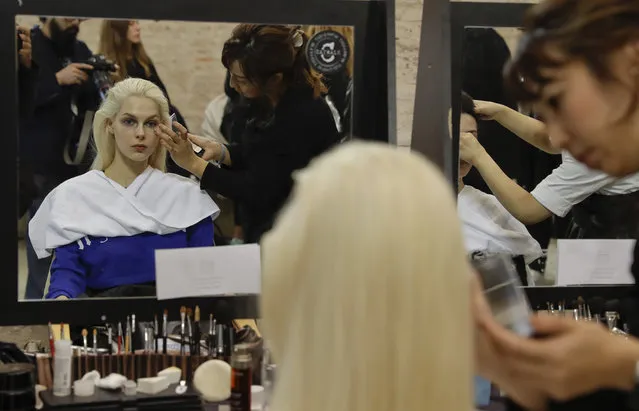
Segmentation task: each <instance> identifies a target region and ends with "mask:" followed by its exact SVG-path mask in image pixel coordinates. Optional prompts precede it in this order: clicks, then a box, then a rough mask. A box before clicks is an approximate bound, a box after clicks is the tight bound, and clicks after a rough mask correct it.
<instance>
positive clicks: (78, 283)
mask: <svg viewBox="0 0 639 411" xmlns="http://www.w3.org/2000/svg"><path fill="white" fill-rule="evenodd" d="M86 274H87V273H86V268H85V267H84V265H83V264H82V262H81V261H80V249H79V248H78V244H77V243H72V244H68V245H65V246H63V247H58V248H56V250H55V257H54V259H53V262H52V263H51V279H50V281H49V292H48V293H47V299H48V300H49V299H69V298H75V297H77V296H78V295H80V294H82V293H84V292H85V290H86Z"/></svg>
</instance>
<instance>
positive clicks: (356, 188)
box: [261, 142, 474, 411]
mask: <svg viewBox="0 0 639 411" xmlns="http://www.w3.org/2000/svg"><path fill="white" fill-rule="evenodd" d="M295 180H296V186H295V189H294V192H293V194H292V196H291V200H290V202H289V203H288V204H287V206H285V207H284V209H283V211H282V212H281V214H280V216H279V217H278V219H277V222H276V224H275V227H274V228H273V230H272V231H270V232H269V233H268V234H267V235H266V236H265V237H264V238H263V240H262V245H261V248H262V256H263V265H262V270H263V284H262V287H263V288H262V297H261V304H262V314H263V323H264V331H265V337H266V339H267V340H268V341H269V344H270V347H271V349H272V352H273V355H274V358H275V362H276V363H277V364H278V365H277V381H276V383H275V391H274V396H273V399H272V407H273V410H275V411H299V410H304V411H326V410H330V411H388V410H424V411H441V410H450V411H464V410H470V409H472V408H473V398H474V397H473V388H472V381H473V371H474V357H473V328H472V323H471V311H470V310H471V308H470V279H471V276H470V268H469V266H468V262H467V259H466V253H465V250H464V246H463V241H462V235H461V228H460V223H459V220H458V218H457V207H456V204H455V200H454V199H455V197H454V193H453V191H452V186H451V184H450V182H447V181H446V180H445V179H444V178H443V176H442V175H441V174H440V172H439V171H438V170H437V169H436V168H435V166H433V165H432V164H431V163H430V162H428V161H427V160H425V159H424V158H422V157H420V156H418V155H415V154H412V153H410V152H407V151H400V150H398V149H397V148H394V147H392V146H389V145H383V144H379V143H370V142H350V143H346V144H344V145H342V146H340V147H339V148H337V149H336V150H334V151H332V152H330V153H329V154H326V155H323V156H321V157H320V158H318V159H317V160H315V161H314V162H312V163H311V165H310V166H309V167H308V168H307V169H305V170H303V171H301V172H299V173H297V174H296V177H295Z"/></svg>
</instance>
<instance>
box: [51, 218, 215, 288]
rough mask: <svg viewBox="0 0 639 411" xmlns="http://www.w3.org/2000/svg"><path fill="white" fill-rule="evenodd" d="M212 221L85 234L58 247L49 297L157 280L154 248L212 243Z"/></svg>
mask: <svg viewBox="0 0 639 411" xmlns="http://www.w3.org/2000/svg"><path fill="white" fill-rule="evenodd" d="M213 245H214V240H213V220H212V219H211V218H210V217H208V218H205V219H204V220H202V221H200V222H199V223H197V224H195V225H193V226H191V227H189V228H187V229H186V230H182V231H178V232H175V233H172V234H166V235H158V234H153V233H142V234H137V235H133V236H129V237H112V238H100V237H85V238H83V239H82V240H79V241H77V242H75V243H71V244H67V245H65V246H62V247H58V248H56V250H55V258H54V260H53V263H52V264H51V280H50V284H49V292H48V294H47V297H46V298H47V299H53V298H56V297H58V296H61V295H64V296H67V297H69V298H76V297H78V296H79V295H81V294H83V293H84V292H85V291H86V290H87V288H90V289H94V290H104V289H108V288H112V287H117V286H121V285H134V284H143V283H149V282H154V281H155V250H160V249H171V248H185V247H208V246H213Z"/></svg>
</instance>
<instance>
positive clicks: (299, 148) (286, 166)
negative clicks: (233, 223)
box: [157, 24, 340, 243]
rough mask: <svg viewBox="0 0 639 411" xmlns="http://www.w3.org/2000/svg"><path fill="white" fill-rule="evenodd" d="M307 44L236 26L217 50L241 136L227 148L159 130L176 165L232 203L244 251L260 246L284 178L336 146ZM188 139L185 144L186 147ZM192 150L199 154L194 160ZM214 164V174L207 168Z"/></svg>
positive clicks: (294, 33) (284, 33)
mask: <svg viewBox="0 0 639 411" xmlns="http://www.w3.org/2000/svg"><path fill="white" fill-rule="evenodd" d="M307 40H308V38H307V36H306V34H304V32H303V31H302V30H300V29H299V28H296V27H290V26H278V25H253V24H240V25H238V26H237V27H235V29H234V30H233V33H232V36H231V38H230V39H229V40H227V41H226V43H225V44H224V49H223V51H222V63H223V64H224V66H225V67H226V68H227V69H228V70H229V71H230V73H231V86H232V87H233V88H234V89H235V90H236V91H237V92H238V93H240V94H241V95H242V96H243V97H244V99H245V102H246V104H247V105H248V109H249V115H248V121H247V125H246V129H245V130H244V133H243V135H242V137H241V139H240V140H239V141H236V142H233V143H231V144H229V145H228V146H224V145H221V144H219V143H216V142H213V141H211V140H207V139H203V138H200V137H197V136H193V135H191V134H188V136H187V131H186V129H185V128H184V127H181V126H180V125H176V127H177V129H178V130H179V132H178V133H174V132H172V131H171V130H170V129H169V128H168V127H166V126H164V125H161V126H160V128H158V130H157V132H158V135H159V136H160V138H161V139H162V143H163V144H164V145H165V146H166V147H167V149H168V150H169V152H170V153H171V156H172V157H173V159H174V160H175V162H176V163H177V164H178V165H180V166H181V167H183V168H185V169H186V170H188V171H189V172H190V173H192V174H193V175H195V176H197V177H199V178H200V179H201V186H202V188H203V189H206V190H211V191H215V192H217V193H219V194H221V195H223V196H225V197H228V198H230V199H232V200H235V201H237V202H238V203H239V208H240V214H241V215H240V217H241V222H242V226H243V230H244V236H245V237H244V239H245V242H247V243H254V242H259V240H260V238H261V236H262V234H264V233H265V232H266V231H268V230H269V229H270V228H271V226H272V224H273V220H274V218H275V215H276V214H277V212H278V211H279V210H280V208H281V207H282V205H283V204H284V202H285V201H286V199H287V198H288V196H289V194H290V192H291V189H292V186H293V179H292V176H291V174H292V173H293V171H295V170H297V169H301V168H304V167H305V166H306V165H307V164H308V163H309V162H310V161H311V159H312V158H314V157H315V156H317V155H319V154H321V153H323V152H324V151H326V150H328V149H329V148H330V147H331V146H332V145H334V144H336V143H337V142H338V141H339V138H340V137H339V134H338V131H337V126H336V124H335V120H334V118H333V115H332V113H331V110H330V108H329V106H328V104H327V103H326V101H325V100H324V98H323V95H325V94H326V91H327V90H326V87H325V86H324V84H323V83H322V80H321V77H320V76H319V75H318V74H317V73H315V72H313V71H312V70H311V68H310V66H309V64H308V61H307V60H306V53H305V52H304V47H305V46H306V43H307ZM187 138H188V139H187ZM191 142H192V143H194V144H196V145H198V146H200V147H202V148H203V154H202V156H201V157H198V156H197V155H195V154H194V153H193V150H192V149H191ZM209 160H212V161H217V162H219V163H220V164H221V167H216V166H215V165H213V164H210V163H209Z"/></svg>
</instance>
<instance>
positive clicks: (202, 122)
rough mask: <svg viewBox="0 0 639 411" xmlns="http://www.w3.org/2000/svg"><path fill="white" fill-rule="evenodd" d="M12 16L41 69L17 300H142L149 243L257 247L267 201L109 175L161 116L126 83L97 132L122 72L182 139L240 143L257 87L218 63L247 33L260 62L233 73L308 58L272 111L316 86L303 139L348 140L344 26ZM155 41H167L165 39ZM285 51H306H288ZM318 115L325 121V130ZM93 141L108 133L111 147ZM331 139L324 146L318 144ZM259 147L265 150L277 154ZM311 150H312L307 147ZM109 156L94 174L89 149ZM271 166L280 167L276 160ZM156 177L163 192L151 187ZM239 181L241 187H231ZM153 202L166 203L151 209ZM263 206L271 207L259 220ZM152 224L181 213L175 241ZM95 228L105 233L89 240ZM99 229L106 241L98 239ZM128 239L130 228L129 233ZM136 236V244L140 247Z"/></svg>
mask: <svg viewBox="0 0 639 411" xmlns="http://www.w3.org/2000/svg"><path fill="white" fill-rule="evenodd" d="M16 24H17V25H18V26H21V27H28V28H30V30H31V37H32V42H33V60H34V61H35V62H36V64H38V66H39V68H40V72H39V73H38V76H37V78H36V79H35V84H36V87H39V89H38V90H36V94H37V96H36V102H35V109H34V111H33V115H32V117H31V118H28V119H26V120H25V121H24V123H23V127H22V130H21V133H20V136H19V147H20V150H21V151H20V159H21V164H22V166H23V167H22V169H21V171H23V175H20V176H19V181H20V182H21V183H22V184H21V185H20V192H19V196H20V198H21V199H22V200H23V204H21V205H20V208H21V211H24V215H23V216H21V221H20V230H19V237H18V250H19V280H18V295H19V297H20V298H21V299H26V300H41V299H43V298H44V299H67V298H69V299H71V298H72V299H77V298H109V297H119V298H127V297H141V296H153V295H154V290H155V287H154V285H153V281H154V278H155V277H154V272H155V266H154V260H153V259H154V251H155V249H158V248H180V247H202V246H206V245H213V244H215V245H230V244H243V243H245V242H257V241H259V236H260V235H261V232H262V230H256V229H255V227H254V226H255V224H253V221H251V220H255V219H259V222H258V224H270V222H269V221H270V220H272V217H273V214H274V212H272V211H271V210H270V209H274V208H276V207H277V206H278V205H277V204H274V205H272V206H271V205H268V204H262V205H259V204H258V205H257V207H256V205H255V204H251V200H252V199H250V200H246V201H245V202H246V203H248V204H242V198H243V197H244V198H245V197H247V195H240V194H238V195H237V196H233V194H235V193H236V192H237V191H238V190H236V189H235V188H231V189H229V190H228V192H230V195H224V194H226V192H224V194H221V193H217V192H213V191H212V192H210V196H211V197H212V199H213V202H214V203H215V204H216V205H217V207H215V206H212V207H209V206H207V205H206V202H211V201H210V199H208V198H204V199H197V197H195V198H190V199H189V198H187V197H184V196H188V195H189V194H188V193H186V192H183V190H188V189H189V186H193V187H195V190H197V184H189V183H190V182H185V184H182V185H180V184H179V183H177V184H175V187H174V188H171V186H168V185H166V184H171V183H170V182H171V181H175V182H178V181H180V180H178V179H175V178H174V179H168V180H166V181H165V182H164V183H162V181H161V180H160V179H155V177H154V176H153V175H152V174H151V175H150V176H148V179H147V180H145V182H141V181H138V179H139V178H146V176H145V174H144V173H143V174H141V175H140V177H138V178H136V179H135V180H134V181H132V182H131V185H129V186H124V187H123V186H122V185H121V184H122V182H123V181H124V180H123V181H118V178H122V177H120V176H119V175H118V174H121V173H123V172H124V170H128V169H129V168H131V167H128V168H127V167H122V166H121V165H120V164H125V162H126V161H129V162H130V161H134V162H135V161H136V160H138V159H140V160H141V161H143V160H145V159H146V158H147V157H149V156H151V157H152V155H153V154H152V153H153V152H154V150H156V148H159V147H161V145H159V139H157V138H156V135H154V130H153V129H152V128H153V127H157V126H158V125H159V123H160V122H161V113H160V112H159V111H158V110H151V109H149V108H147V107H146V106H144V104H145V102H144V101H138V100H136V99H135V96H136V91H135V90H125V92H126V93H128V94H131V95H132V96H133V97H132V98H129V99H126V100H124V101H115V100H113V103H117V104H118V105H119V107H116V108H115V111H113V112H108V113H106V115H108V116H111V118H109V119H108V120H107V121H108V122H110V123H113V125H112V126H107V128H109V130H112V132H109V133H108V134H104V135H102V134H100V133H101V131H100V130H99V127H100V125H99V124H98V122H99V121H104V120H101V119H100V117H99V116H100V114H99V113H96V112H97V110H98V108H99V106H100V105H101V104H103V103H104V102H105V101H106V100H107V97H106V96H107V95H108V93H109V92H110V90H111V89H113V88H114V87H115V86H117V85H118V83H119V82H121V81H122V80H125V79H127V78H140V79H145V80H149V81H150V82H151V83H153V84H154V85H156V86H158V87H159V89H160V90H161V91H162V92H163V93H164V94H165V95H166V97H167V98H168V102H169V107H168V109H169V114H170V115H173V116H175V120H176V121H177V122H178V123H180V124H181V125H183V126H184V127H186V128H188V130H189V132H190V133H192V134H194V135H196V136H199V137H202V138H203V139H206V140H210V141H216V142H220V143H224V144H229V145H231V144H233V143H238V140H239V144H241V145H243V146H245V145H247V143H248V141H247V139H250V138H256V137H257V136H258V133H259V132H258V131H254V130H253V129H252V127H251V125H250V124H249V123H250V122H252V121H255V118H256V117H254V116H253V114H252V111H255V110H256V109H255V108H254V107H255V106H257V105H259V104H261V103H262V102H261V99H262V98H263V96H262V95H261V93H262V91H261V90H260V89H259V87H257V86H255V85H253V83H251V80H250V79H249V77H248V76H250V75H251V74H249V73H244V72H243V68H244V67H243V66H241V65H240V64H239V63H237V61H244V60H229V62H230V64H226V66H228V67H226V66H225V65H224V64H223V62H222V60H224V58H228V59H233V58H235V59H242V58H243V53H245V51H244V50H243V49H242V47H245V46H244V45H243V44H240V45H239V46H238V47H236V48H235V49H233V44H231V43H229V40H230V41H231V42H232V41H237V42H242V41H254V42H256V43H257V44H256V45H254V46H251V47H254V48H255V51H254V53H256V55H257V57H256V58H255V60H256V63H257V64H258V65H257V66H256V67H250V66H249V64H251V63H247V65H246V70H245V71H247V72H248V70H250V69H252V70H257V75H258V76H260V75H262V72H263V71H264V70H263V69H262V67H260V65H261V66H267V67H271V68H268V70H271V69H273V70H278V69H280V68H282V69H280V70H284V69H286V68H288V67H290V68H291V70H294V64H295V59H296V58H297V59H305V61H308V64H309V69H310V70H312V72H309V74H310V75H313V76H315V77H316V78H317V79H316V80H315V83H314V84H309V85H308V87H303V86H302V85H300V86H299V87H300V91H299V92H297V94H298V95H295V94H293V93H289V95H285V97H284V98H290V99H296V100H297V101H293V102H290V103H288V102H286V101H285V100H284V98H283V100H284V101H281V102H279V103H278V106H279V107H282V105H285V104H291V105H293V106H294V105H297V104H308V103H307V100H311V99H313V96H312V93H313V92H314V91H315V90H313V88H312V87H317V88H318V90H317V92H318V93H322V94H323V96H322V97H321V100H322V103H324V104H317V107H316V108H315V109H314V110H317V111H320V110H322V109H325V113H320V114H324V116H323V117H324V118H323V119H320V120H319V121H317V122H316V124H314V125H311V124H310V123H312V122H313V120H312V117H311V116H309V117H308V118H307V119H306V120H304V121H307V122H309V126H310V128H309V129H308V130H307V131H308V132H309V134H310V132H312V131H313V127H318V128H323V129H324V130H325V132H326V133H327V134H330V132H331V131H332V132H333V133H334V135H333V136H332V137H327V138H331V139H333V141H334V142H335V143H337V142H338V141H339V140H345V139H349V138H350V137H351V135H352V130H351V113H352V96H353V94H354V91H353V77H354V76H355V73H354V72H353V67H354V64H353V61H354V53H355V44H354V43H355V39H354V28H353V26H313V25H298V24H287V25H254V24H246V23H202V22H175V21H161V20H160V21H151V20H124V19H119V20H107V19H84V18H76V17H43V16H39V17H35V16H24V15H21V16H17V18H16ZM167 35H168V36H175V37H176V38H177V39H179V40H178V41H177V42H175V43H173V42H171V44H170V46H169V47H167V44H166V41H167ZM269 35H270V36H273V39H272V40H271V39H268V37H267V36H269ZM260 43H261V44H260ZM225 44H226V49H225ZM178 47H180V48H178ZM259 47H262V50H260V49H259ZM296 47H297V48H299V49H296ZM182 48H183V49H182ZM274 52H275V53H279V55H278V56H277V57H275V58H279V59H280V60H281V61H277V60H274V57H273V56H272V55H269V53H274ZM296 53H301V54H303V55H305V56H302V57H300V56H296ZM225 56H226V57H225ZM260 60H261V61H260ZM246 61H250V60H249V59H247V60H246ZM302 64H304V63H302ZM303 70H304V69H301V70H300V73H296V72H291V73H285V76H289V75H290V76H298V75H302V76H303V75H304V71H303ZM45 76H49V77H50V79H46V78H45ZM47 80H51V81H54V80H55V81H56V82H57V84H50V85H49V86H50V91H49V90H43V89H42V87H44V86H45V85H46V84H45V81H47ZM302 80H305V79H303V78H302ZM123 84H124V83H123ZM296 86H297V85H296ZM137 87H139V86H137ZM291 87H292V86H291ZM320 88H321V90H320ZM283 93H286V92H284V91H283ZM305 94H308V97H307V96H306V95H305ZM20 97H21V98H22V97H23V96H20ZM149 102H151V103H152V100H150V99H149ZM152 106H153V105H152ZM156 106H157V104H156ZM290 112H291V113H294V111H292V110H290ZM305 114H307V115H309V114H313V113H305ZM279 121H287V122H290V123H294V122H296V121H300V119H296V118H294V117H291V116H289V117H288V118H286V119H284V120H279ZM328 122H330V123H331V124H326V123H328ZM87 123H89V124H87ZM91 126H92V127H93V131H92V130H91ZM265 129H268V128H265ZM281 130H284V129H283V128H282V129H281ZM300 130H301V129H300ZM300 137H305V136H300ZM104 139H113V140H114V141H115V145H113V144H109V143H108V142H106V141H104ZM277 143H278V142H277V141H274V142H272V143H271V144H277ZM330 146H331V143H330V142H329V141H327V144H326V145H325V148H326V149H327V148H329V147H330ZM291 147H292V148H293V149H295V150H299V151H300V153H301V152H303V151H304V150H308V145H306V144H304V142H303V141H301V142H300V144H298V145H297V147H296V146H295V144H293V145H291ZM256 149H261V148H259V147H258V148H256ZM262 151H263V152H264V155H269V154H270V155H273V154H277V153H274V152H272V151H269V150H263V149H262ZM319 153H321V149H318V150H317V152H316V153H314V154H319ZM114 155H115V158H114V160H113V161H112V162H111V161H109V162H108V163H105V164H104V165H106V168H105V167H104V165H95V164H92V161H94V159H95V158H96V156H100V157H105V158H113V157H114ZM283 155H284V156H285V155H286V154H283ZM301 155H302V156H305V155H306V154H301ZM310 158H311V157H310V156H309V159H310ZM120 159H122V161H120ZM273 160H274V161H282V162H286V161H287V158H286V157H282V158H273ZM147 162H148V161H147ZM127 164H128V163H127ZM273 167H276V165H273ZM114 170H115V171H114ZM231 170H232V169H231ZM166 171H167V173H169V174H173V175H175V176H182V177H186V178H190V177H191V173H190V172H189V171H188V170H185V169H183V168H181V167H180V166H179V165H178V164H176V162H175V161H173V160H172V158H171V156H170V155H169V156H168V157H167V159H166ZM86 173H88V174H86ZM112 174H115V175H116V176H115V177H113V176H112ZM80 176H82V177H80ZM236 178H239V177H236ZM276 178H277V177H276ZM154 180H157V181H155V182H154ZM281 180H283V181H281ZM265 181H266V183H268V184H271V185H272V186H271V187H268V186H267V187H254V189H255V190H260V191H265V192H266V194H265V195H263V200H262V201H263V202H264V203H267V202H269V201H275V202H278V203H281V202H282V200H283V197H282V198H281V199H277V198H275V197H276V196H275V195H273V196H269V195H268V194H269V192H270V193H273V192H277V191H278V190H279V191H281V190H282V187H281V186H282V184H287V183H288V176H284V179H281V178H280V179H279V180H265ZM233 183H234V182H233ZM125 184H126V182H125ZM155 184H157V185H158V189H159V190H160V191H161V193H160V192H155V190H156V189H154V188H151V187H153V185H155ZM237 184H243V185H245V186H249V184H247V183H245V182H242V181H240V182H239V183H237ZM96 186H97V187H99V189H97V190H96V191H95V192H94V193H93V195H96V196H99V199H98V200H96V201H95V202H92V201H91V199H90V198H88V197H89V196H90V195H88V194H87V192H89V191H92V190H94V188H97V187H96ZM145 186H146V187H145ZM131 188H133V189H134V190H136V192H135V193H133V197H134V198H133V199H126V200H125V201H122V199H123V198H127V194H128V193H126V191H130V189H131ZM191 188H192V187H191ZM171 190H175V193H176V197H172V196H171ZM222 191H224V190H222ZM260 195H262V193H260ZM144 196H152V198H153V202H155V204H156V205H157V206H158V208H160V209H163V208H169V211H167V212H170V213H172V214H173V215H172V216H164V215H160V214H156V213H157V211H156V210H153V209H151V207H152V205H153V204H146V199H145V198H143V197H144ZM180 196H182V197H180ZM249 196H250V194H249ZM136 201H137V202H139V203H140V204H137V203H136ZM179 201H184V204H182V205H180V206H175V207H173V206H171V202H179ZM194 201H203V204H202V206H201V207H204V208H207V207H209V209H210V215H209V216H205V217H206V222H205V223H204V225H202V226H198V225H197V224H199V223H198V222H199V221H200V220H203V219H202V217H203V216H204V214H202V213H203V211H202V210H201V207H198V206H195V204H193V202H194ZM157 202H160V204H158V203H157ZM162 202H165V203H166V204H165V205H162V204H161V203H162ZM213 202H211V204H213ZM131 205H133V208H131ZM145 206H146V207H147V210H143V211H140V212H138V213H136V212H135V208H136V207H137V208H140V207H145ZM116 207H117V208H118V209H119V210H129V208H130V210H129V211H130V213H128V214H127V213H125V212H123V211H117V212H115V211H113V210H114V209H115V208H116ZM217 208H219V210H217ZM255 208H258V209H257V210H255ZM147 211H148V212H150V213H151V214H152V218H153V219H156V220H159V221H160V224H159V225H157V226H156V225H155V224H150V225H148V230H147V233H143V232H142V231H141V230H138V229H137V228H136V227H138V226H139V225H140V224H142V225H143V224H146V223H144V222H136V221H128V220H127V218H131V219H143V218H144V217H145V216H146V215H148V213H147ZM273 211H274V210H273ZM161 213H164V211H161ZM188 213H193V214H194V217H193V218H189V216H188ZM265 213H266V214H270V215H268V216H266V217H263V214H265ZM155 214H156V215H155ZM179 214H182V215H181V216H180V215H179ZM195 214H197V215H195ZM127 216H128V217H127ZM162 219H165V220H176V219H184V222H183V223H182V222H179V224H181V225H179V226H178V227H177V228H178V229H180V230H185V231H184V235H181V236H180V235H177V233H172V232H168V233H167V234H166V235H163V236H159V237H158V238H157V239H156V240H153V239H152V238H149V237H148V236H149V235H150V234H149V232H159V231H161V230H162V225H165V226H166V225H167V224H166V222H163V221H162ZM190 220H193V221H190ZM246 220H249V221H248V222H247V221H246ZM101 221H102V222H101ZM117 226H123V229H122V230H118V229H116V228H115V227H117ZM206 226H208V227H206ZM247 227H248V228H247ZM119 231H121V232H119ZM138 231H139V232H138ZM169 231H175V230H169ZM178 231H179V230H178ZM256 231H258V232H256ZM98 232H103V233H104V234H102V235H96V234H97V233H98ZM109 232H113V235H106V233H109ZM127 233H130V234H131V235H129V236H127V235H126V234H127ZM140 235H141V236H142V237H139V236H140ZM180 237H182V238H180ZM138 241H141V242H140V243H139V244H138ZM154 242H158V244H157V246H153V245H151V244H152V243H154ZM160 243H162V244H160ZM45 254H46V255H45Z"/></svg>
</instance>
